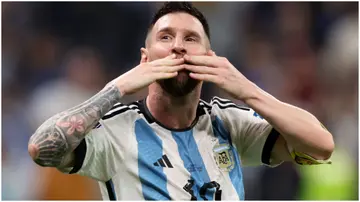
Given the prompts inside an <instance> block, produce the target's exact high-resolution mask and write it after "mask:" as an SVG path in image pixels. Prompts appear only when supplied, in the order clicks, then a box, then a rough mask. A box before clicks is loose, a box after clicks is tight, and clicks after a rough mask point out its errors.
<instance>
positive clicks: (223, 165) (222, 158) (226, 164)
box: [213, 144, 234, 172]
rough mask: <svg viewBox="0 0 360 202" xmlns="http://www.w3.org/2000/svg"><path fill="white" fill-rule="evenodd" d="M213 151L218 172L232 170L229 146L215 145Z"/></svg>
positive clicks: (232, 162) (232, 158)
mask: <svg viewBox="0 0 360 202" xmlns="http://www.w3.org/2000/svg"><path fill="white" fill-rule="evenodd" d="M213 151H214V158H215V161H216V164H217V165H218V167H219V168H220V170H222V171H227V172H229V171H231V170H232V169H233V168H234V155H233V153H232V151H231V147H230V145H229V144H219V145H216V146H215V147H214V149H213Z"/></svg>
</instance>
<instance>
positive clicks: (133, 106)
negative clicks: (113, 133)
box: [105, 104, 140, 116]
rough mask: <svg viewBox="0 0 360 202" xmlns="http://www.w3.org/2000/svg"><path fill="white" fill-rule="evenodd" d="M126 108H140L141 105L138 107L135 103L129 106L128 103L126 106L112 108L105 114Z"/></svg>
mask: <svg viewBox="0 0 360 202" xmlns="http://www.w3.org/2000/svg"><path fill="white" fill-rule="evenodd" d="M126 108H129V109H133V110H138V109H139V107H138V106H137V105H134V104H132V105H129V106H128V105H124V106H122V107H118V108H115V109H113V110H110V111H109V112H108V113H106V114H105V116H107V115H110V114H112V113H114V112H117V111H120V110H123V109H126ZM138 111H140V110H138Z"/></svg>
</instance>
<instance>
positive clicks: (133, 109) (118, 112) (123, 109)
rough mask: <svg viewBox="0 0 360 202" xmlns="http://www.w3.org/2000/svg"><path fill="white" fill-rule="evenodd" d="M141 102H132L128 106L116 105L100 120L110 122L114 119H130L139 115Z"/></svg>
mask: <svg viewBox="0 0 360 202" xmlns="http://www.w3.org/2000/svg"><path fill="white" fill-rule="evenodd" d="M140 109H141V101H134V102H131V103H129V104H124V103H120V102H119V103H116V104H114V106H113V107H112V108H111V109H110V110H109V112H107V113H106V114H105V115H104V116H103V117H102V118H101V119H102V120H110V119H116V118H124V117H125V118H130V117H132V116H135V117H136V116H139V115H140V114H141V110H140Z"/></svg>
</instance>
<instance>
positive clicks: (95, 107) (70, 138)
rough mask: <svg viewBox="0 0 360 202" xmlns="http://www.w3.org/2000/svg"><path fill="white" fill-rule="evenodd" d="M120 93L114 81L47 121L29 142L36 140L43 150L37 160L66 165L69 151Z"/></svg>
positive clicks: (49, 163)
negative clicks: (113, 83) (112, 83)
mask: <svg viewBox="0 0 360 202" xmlns="http://www.w3.org/2000/svg"><path fill="white" fill-rule="evenodd" d="M120 97H121V95H120V92H119V90H118V88H117V87H116V86H115V85H112V86H109V87H108V88H105V89H104V90H102V91H100V92H99V93H98V94H96V95H95V96H93V97H92V98H90V99H89V100H87V101H86V102H84V103H82V104H80V105H78V106H76V107H73V108H71V109H69V110H66V111H64V112H61V113H59V114H57V115H55V116H53V117H51V118H50V119H48V120H47V121H45V122H44V123H43V124H42V125H41V126H40V127H39V128H38V129H37V130H36V131H35V133H34V134H33V135H32V136H31V137H30V141H29V144H34V145H35V146H36V147H37V149H38V151H39V152H38V155H37V156H36V157H35V158H34V161H35V162H36V163H37V164H39V165H41V166H50V167H60V166H64V165H63V163H64V162H65V155H66V154H68V153H70V152H72V151H73V150H74V149H75V148H76V147H77V146H78V145H79V144H80V142H81V141H82V140H83V139H84V138H85V135H86V134H87V133H88V132H90V130H91V129H92V128H93V127H94V126H95V125H96V124H97V123H98V121H99V120H100V119H101V118H102V117H103V116H104V115H105V114H106V113H107V112H108V111H109V110H110V109H111V108H112V107H113V105H114V104H115V103H117V102H118V101H119V99H120Z"/></svg>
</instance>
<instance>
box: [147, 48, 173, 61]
mask: <svg viewBox="0 0 360 202" xmlns="http://www.w3.org/2000/svg"><path fill="white" fill-rule="evenodd" d="M170 54H171V47H170V46H165V45H161V46H160V45H154V46H152V47H151V48H150V49H149V55H150V57H149V59H150V61H153V60H157V59H160V58H164V57H167V56H168V55H170Z"/></svg>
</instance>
